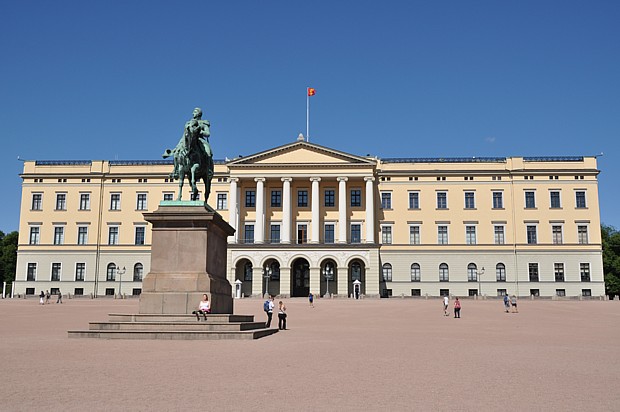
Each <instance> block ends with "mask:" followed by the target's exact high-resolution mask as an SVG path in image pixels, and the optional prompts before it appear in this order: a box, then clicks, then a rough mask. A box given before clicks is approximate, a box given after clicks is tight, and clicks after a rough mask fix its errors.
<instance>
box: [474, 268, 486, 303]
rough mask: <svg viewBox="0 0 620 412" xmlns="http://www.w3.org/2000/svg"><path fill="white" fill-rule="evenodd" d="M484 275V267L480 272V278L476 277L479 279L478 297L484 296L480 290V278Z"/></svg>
mask: <svg viewBox="0 0 620 412" xmlns="http://www.w3.org/2000/svg"><path fill="white" fill-rule="evenodd" d="M482 275H484V266H483V267H482V268H481V269H480V272H478V276H476V277H477V278H478V296H482V291H481V289H480V276H482Z"/></svg>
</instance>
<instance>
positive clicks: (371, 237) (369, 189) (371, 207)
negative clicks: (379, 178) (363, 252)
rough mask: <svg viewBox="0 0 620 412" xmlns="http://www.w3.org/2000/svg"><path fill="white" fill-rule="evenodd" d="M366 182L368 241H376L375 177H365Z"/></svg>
mask: <svg viewBox="0 0 620 412" xmlns="http://www.w3.org/2000/svg"><path fill="white" fill-rule="evenodd" d="M364 181H365V182H366V243H375V192H374V187H373V182H374V181H375V178H374V177H372V176H371V177H365V178H364Z"/></svg>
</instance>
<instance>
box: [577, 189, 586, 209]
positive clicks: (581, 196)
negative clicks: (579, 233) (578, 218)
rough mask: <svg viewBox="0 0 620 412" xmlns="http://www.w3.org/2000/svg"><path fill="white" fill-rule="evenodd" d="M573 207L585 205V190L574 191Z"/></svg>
mask: <svg viewBox="0 0 620 412" xmlns="http://www.w3.org/2000/svg"><path fill="white" fill-rule="evenodd" d="M575 207H576V208H578V209H585V207H586V192H583V191H578V192H575Z"/></svg>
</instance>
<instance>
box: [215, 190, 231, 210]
mask: <svg viewBox="0 0 620 412" xmlns="http://www.w3.org/2000/svg"><path fill="white" fill-rule="evenodd" d="M215 207H216V208H217V210H226V209H228V194H227V193H218V194H217V203H216V204H215Z"/></svg>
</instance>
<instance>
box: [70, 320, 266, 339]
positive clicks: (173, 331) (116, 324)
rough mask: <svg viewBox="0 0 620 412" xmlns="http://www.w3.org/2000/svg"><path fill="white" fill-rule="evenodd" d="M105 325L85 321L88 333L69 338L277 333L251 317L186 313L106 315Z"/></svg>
mask: <svg viewBox="0 0 620 412" xmlns="http://www.w3.org/2000/svg"><path fill="white" fill-rule="evenodd" d="M108 317H109V320H108V321H107V322H89V327H88V330H70V331H68V332H67V333H68V335H69V337H70V338H99V339H162V340H212V339H259V338H262V337H265V336H269V335H272V334H274V333H276V332H278V329H274V328H269V329H267V328H265V323H264V322H255V321H254V316H252V315H231V314H211V315H207V320H206V321H204V320H203V319H202V318H201V320H200V321H197V320H196V316H195V315H186V314H109V315H108Z"/></svg>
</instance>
